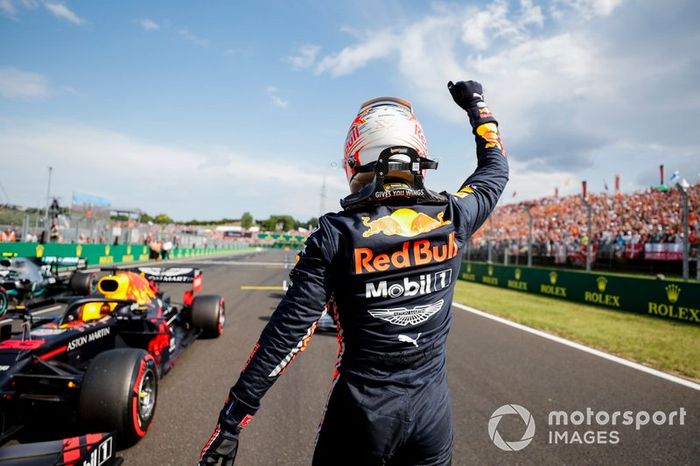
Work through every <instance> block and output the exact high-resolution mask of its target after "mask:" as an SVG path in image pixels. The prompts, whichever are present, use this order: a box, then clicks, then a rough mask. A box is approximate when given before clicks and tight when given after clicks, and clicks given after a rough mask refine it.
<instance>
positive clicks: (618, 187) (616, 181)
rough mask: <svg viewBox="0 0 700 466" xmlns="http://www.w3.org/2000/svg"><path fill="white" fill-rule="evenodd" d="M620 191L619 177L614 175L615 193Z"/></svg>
mask: <svg viewBox="0 0 700 466" xmlns="http://www.w3.org/2000/svg"><path fill="white" fill-rule="evenodd" d="M619 191H620V175H615V193H616V194H617V193H618V192H619Z"/></svg>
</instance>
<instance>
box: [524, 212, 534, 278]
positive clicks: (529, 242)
mask: <svg viewBox="0 0 700 466" xmlns="http://www.w3.org/2000/svg"><path fill="white" fill-rule="evenodd" d="M531 209H532V206H530V205H526V206H525V212H527V217H528V222H527V266H528V267H532V222H533V220H534V216H533V215H532V210H531Z"/></svg>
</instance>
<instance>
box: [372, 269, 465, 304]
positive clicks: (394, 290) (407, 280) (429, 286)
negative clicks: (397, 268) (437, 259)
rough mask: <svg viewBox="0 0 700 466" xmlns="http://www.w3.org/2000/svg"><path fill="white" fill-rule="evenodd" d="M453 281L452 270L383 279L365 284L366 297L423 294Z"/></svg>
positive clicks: (444, 286)
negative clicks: (399, 278) (398, 278)
mask: <svg viewBox="0 0 700 466" xmlns="http://www.w3.org/2000/svg"><path fill="white" fill-rule="evenodd" d="M450 283H452V270H451V269H445V270H441V271H439V272H435V273H432V274H430V273H426V274H421V275H418V276H412V277H404V278H402V279H401V280H381V281H378V282H370V283H367V284H365V297H366V298H368V299H370V298H399V297H402V296H409V297H410V296H422V295H426V294H430V293H434V292H436V291H440V290H443V289H445V288H447V287H448V286H450Z"/></svg>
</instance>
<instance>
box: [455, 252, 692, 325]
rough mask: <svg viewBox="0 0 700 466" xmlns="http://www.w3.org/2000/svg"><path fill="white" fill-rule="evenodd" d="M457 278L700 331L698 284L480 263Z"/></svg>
mask: <svg viewBox="0 0 700 466" xmlns="http://www.w3.org/2000/svg"><path fill="white" fill-rule="evenodd" d="M460 278H461V279H463V280H467V281H471V282H474V283H483V284H487V285H493V286H500V287H502V288H510V289H512V290H518V291H527V292H529V293H535V294H539V295H545V296H553V297H556V298H561V299H567V300H569V301H575V302H579V303H585V304H594V305H597V306H604V307H607V308H612V309H619V310H625V311H632V312H637V313H640V314H646V315H649V316H653V317H663V318H666V319H673V320H676V321H682V322H688V323H692V324H695V325H700V284H698V283H687V282H675V281H667V280H656V279H652V278H636V277H626V276H621V275H610V274H604V273H588V272H578V271H571V270H555V269H547V268H539V267H532V268H528V267H517V266H507V265H492V264H486V263H479V262H463V263H462V270H461V273H460Z"/></svg>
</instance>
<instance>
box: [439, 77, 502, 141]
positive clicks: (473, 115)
mask: <svg viewBox="0 0 700 466" xmlns="http://www.w3.org/2000/svg"><path fill="white" fill-rule="evenodd" d="M447 89H449V90H450V94H452V99H454V101H455V103H457V105H459V106H460V107H462V108H463V109H464V110H465V111H466V112H467V114H468V115H469V122H470V123H471V124H472V128H473V129H474V130H476V128H478V127H479V126H481V125H483V124H484V123H496V124H498V122H497V121H496V118H494V116H493V114H492V113H491V111H490V110H489V109H488V107H487V106H486V102H484V90H483V89H482V87H481V83H478V82H476V81H457V83H453V82H452V81H450V82H448V83H447Z"/></svg>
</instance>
